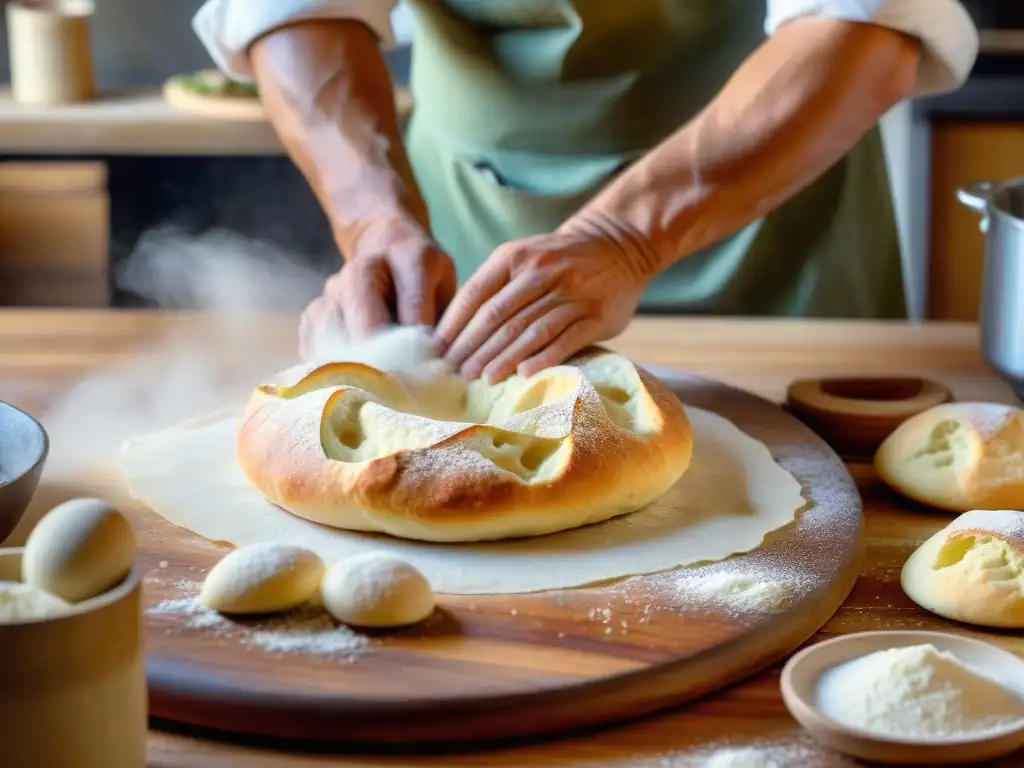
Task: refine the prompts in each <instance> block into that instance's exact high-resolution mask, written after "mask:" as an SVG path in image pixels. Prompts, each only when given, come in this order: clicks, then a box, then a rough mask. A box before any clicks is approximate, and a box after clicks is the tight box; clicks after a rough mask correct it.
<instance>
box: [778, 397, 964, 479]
mask: <svg viewBox="0 0 1024 768" xmlns="http://www.w3.org/2000/svg"><path fill="white" fill-rule="evenodd" d="M952 399H953V396H952V393H950V391H949V390H948V389H947V388H946V387H944V386H942V385H941V384H937V383H936V382H934V381H928V380H927V379H916V378H863V379H841V378H840V379H800V380H798V381H794V382H793V383H792V384H790V385H789V389H788V390H787V392H786V408H787V410H789V411H790V412H791V413H792V414H793V415H794V416H796V417H797V418H798V419H800V421H802V422H804V423H805V424H806V425H807V426H808V427H810V428H811V429H813V430H814V431H815V432H816V433H817V434H818V435H819V436H820V437H821V438H822V439H823V440H824V441H825V442H826V443H828V444H829V445H830V446H832V449H833V450H834V451H835V452H836V453H838V454H839V455H840V456H841V457H842V458H844V459H846V460H848V461H868V460H871V459H872V458H873V457H874V455H875V451H877V450H878V446H880V445H881V444H882V442H883V441H884V440H885V438H887V437H888V436H889V435H890V434H892V432H893V430H895V429H896V427H898V426H899V425H900V424H902V423H903V422H904V421H906V420H907V419H909V418H910V417H911V416H916V415H917V414H919V413H921V412H923V411H927V410H928V409H929V408H934V407H935V406H937V405H941V404H942V403H947V402H949V401H950V400H952Z"/></svg>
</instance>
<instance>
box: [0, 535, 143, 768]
mask: <svg viewBox="0 0 1024 768" xmlns="http://www.w3.org/2000/svg"><path fill="white" fill-rule="evenodd" d="M22 551H23V550H21V549H3V550H0V580H3V581H20V575H21V554H22ZM141 606H142V602H141V586H140V579H139V574H138V572H136V571H134V570H133V571H132V572H131V573H130V574H129V575H128V577H127V578H126V579H125V580H124V581H123V582H122V583H121V584H120V585H118V586H117V587H115V588H114V589H112V590H110V591H109V592H106V593H105V594H102V595H100V596H99V597H95V598H92V599H91V600H86V601H83V602H81V603H77V604H76V605H75V606H74V608H73V609H72V611H71V612H70V613H69V614H65V615H63V616H60V617H57V618H53V619H47V620H44V621H35V622H25V623H21V624H3V623H0V765H3V767H4V768H42V766H46V768H81V766H103V768H143V766H145V764H146V728H147V714H148V710H147V702H146V675H145V666H144V657H143V648H142V612H141V611H142V608H141Z"/></svg>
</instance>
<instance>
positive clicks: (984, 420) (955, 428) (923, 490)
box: [875, 403, 1024, 512]
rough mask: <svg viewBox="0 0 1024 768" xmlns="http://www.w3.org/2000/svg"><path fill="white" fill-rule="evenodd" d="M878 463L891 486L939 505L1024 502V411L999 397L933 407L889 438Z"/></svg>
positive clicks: (1014, 505)
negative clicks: (1000, 401)
mask: <svg viewBox="0 0 1024 768" xmlns="http://www.w3.org/2000/svg"><path fill="white" fill-rule="evenodd" d="M875 468H876V469H877V470H878V474H879V476H880V477H881V478H882V479H883V480H884V481H885V482H886V483H888V485H889V486H890V487H892V488H893V490H895V491H897V492H899V493H901V494H903V495H904V496H906V497H908V498H910V499H913V500H914V501H918V502H920V503H922V504H928V505H930V506H933V507H937V508H939V509H946V510H950V511H951V512H966V511H967V510H971V509H1021V508H1024V411H1022V410H1020V409H1019V408H1013V407H1011V406H1009V405H1000V404H998V403H949V404H946V405H937V406H935V407H934V408H929V409H928V410H927V411H924V412H922V413H919V414H917V415H916V416H912V417H910V418H909V419H907V420H906V421H904V422H903V423H902V424H900V426H898V427H897V428H896V429H895V430H894V431H893V432H892V434H890V435H889V437H887V438H886V439H885V441H884V442H883V443H882V444H881V445H880V446H879V448H878V451H877V453H876V454H875Z"/></svg>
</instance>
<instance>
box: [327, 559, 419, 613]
mask: <svg viewBox="0 0 1024 768" xmlns="http://www.w3.org/2000/svg"><path fill="white" fill-rule="evenodd" d="M320 600H321V602H322V603H323V605H324V608H326V609H327V612H328V613H330V614H331V616H333V617H334V618H335V619H337V620H338V621H340V622H341V623H343V624H349V625H351V626H354V627H404V626H408V625H409V624H415V623H417V622H419V621H422V620H423V619H425V618H427V616H429V615H430V614H431V613H433V611H434V590H433V589H431V587H430V582H428V581H427V579H426V577H425V576H424V575H423V574H422V573H420V572H419V571H418V570H416V568H414V567H413V566H412V565H410V564H409V563H407V562H405V561H404V560H400V559H399V558H397V557H394V556H393V555H388V554H384V553H380V552H368V553H366V554H364V555H357V556H356V557H350V558H348V559H347V560H341V561H339V562H337V563H335V564H334V565H333V566H331V568H330V570H329V571H327V575H326V576H324V580H323V583H322V584H321V585H320Z"/></svg>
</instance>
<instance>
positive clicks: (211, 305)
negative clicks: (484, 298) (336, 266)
mask: <svg viewBox="0 0 1024 768" xmlns="http://www.w3.org/2000/svg"><path fill="white" fill-rule="evenodd" d="M324 277H325V276H324V275H323V274H322V273H320V272H317V271H315V270H313V269H311V268H309V267H307V266H304V265H302V264H301V263H299V262H298V260H296V259H293V258H291V257H289V256H288V255H287V254H284V253H282V252H281V251H280V250H278V249H276V248H274V247H273V246H270V245H268V244H266V243H261V242H254V241H251V240H248V239H246V238H244V237H241V236H239V235H236V234H233V233H228V232H212V233H209V234H206V235H203V236H201V237H198V238H196V237H185V236H183V235H181V234H180V233H178V232H175V231H174V230H170V229H167V230H159V231H154V232H151V233H149V234H148V235H147V236H146V237H144V238H143V239H142V241H141V242H140V244H139V246H138V247H137V249H136V250H135V252H134V253H133V254H132V255H131V257H130V258H129V259H128V260H127V261H126V262H124V264H123V265H122V266H121V268H120V269H119V271H118V273H117V274H116V282H117V284H118V285H119V286H120V287H121V288H122V289H125V290H128V291H130V292H132V293H135V294H137V295H139V296H141V297H143V298H145V299H148V300H150V301H152V302H155V303H156V304H157V305H158V306H159V307H160V308H162V309H168V310H179V311H178V312H176V313H175V314H174V317H173V318H172V319H173V320H174V322H172V323H171V324H169V329H167V330H165V331H163V332H162V333H159V334H157V335H147V334H146V333H142V334H140V337H141V338H144V339H145V343H144V344H143V345H141V346H140V347H139V348H138V349H136V350H134V351H133V352H132V353H131V354H130V356H128V357H127V358H125V359H123V360H121V361H119V362H118V363H117V364H115V365H113V366H111V367H108V368H105V369H103V370H99V371H96V372H94V373H92V374H90V375H89V376H87V377H85V378H84V379H82V380H80V381H79V382H77V383H76V384H75V386H74V387H73V388H71V389H70V391H68V392H67V394H66V395H65V396H64V397H63V398H62V399H61V400H60V401H59V402H56V403H55V404H54V405H53V406H52V407H51V409H50V410H49V411H48V412H47V413H45V414H44V415H43V416H42V422H43V424H44V425H45V426H46V429H47V431H48V432H49V434H50V443H51V452H50V458H49V460H48V461H47V465H46V475H47V476H48V477H50V478H51V479H53V478H59V477H61V476H65V477H67V476H72V475H75V474H78V473H80V472H83V471H88V470H89V469H92V468H96V467H99V466H110V465H112V464H113V463H114V462H115V460H116V454H117V452H118V451H119V449H120V447H121V446H122V445H123V443H124V442H125V441H126V440H128V439H130V438H132V437H136V436H138V435H141V434H146V433H148V432H153V431H156V430H159V429H163V428H165V427H169V426H172V425H174V424H178V423H180V422H182V421H185V420H188V419H190V418H193V417H195V416H198V415H202V414H205V413H209V412H211V411H214V410H217V409H221V408H241V407H242V405H244V403H245V401H246V400H247V399H248V397H249V395H250V394H251V392H252V390H253V388H254V387H255V386H256V385H258V384H259V383H260V382H262V381H264V380H266V379H267V378H269V377H270V376H272V375H273V374H275V373H277V372H279V371H282V370H284V369H286V368H290V367H292V366H295V365H296V364H298V363H299V362H300V360H299V358H298V337H297V328H298V317H299V314H300V313H301V311H302V309H303V308H304V307H305V306H306V304H308V303H309V301H310V300H312V299H313V298H314V297H315V296H317V295H318V294H319V293H320V291H321V289H322V288H323V281H324ZM193 311H199V312H202V313H204V314H205V317H200V316H198V315H196V314H194V313H193ZM318 330H319V335H318V336H317V338H316V339H315V340H314V343H313V344H312V345H311V356H312V358H313V359H311V360H310V361H309V362H313V363H315V362H325V361H329V360H356V361H359V362H364V363H367V364H371V365H375V366H376V367H379V368H381V369H384V370H396V371H409V372H415V371H422V370H425V369H426V368H429V367H430V364H431V363H432V362H436V359H437V355H436V350H435V349H434V347H433V345H432V343H431V342H430V337H429V334H428V333H426V332H424V331H422V330H421V329H396V330H392V331H389V332H386V333H384V334H381V335H380V336H379V337H375V339H373V340H370V341H364V342H361V343H355V342H353V341H352V340H350V339H349V338H348V337H347V336H346V334H345V331H344V329H343V328H340V327H338V328H322V329H318Z"/></svg>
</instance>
